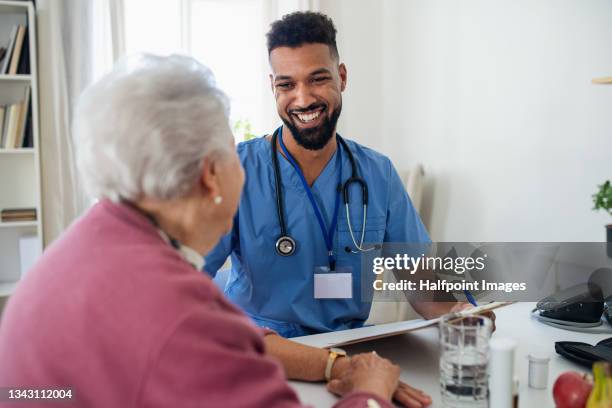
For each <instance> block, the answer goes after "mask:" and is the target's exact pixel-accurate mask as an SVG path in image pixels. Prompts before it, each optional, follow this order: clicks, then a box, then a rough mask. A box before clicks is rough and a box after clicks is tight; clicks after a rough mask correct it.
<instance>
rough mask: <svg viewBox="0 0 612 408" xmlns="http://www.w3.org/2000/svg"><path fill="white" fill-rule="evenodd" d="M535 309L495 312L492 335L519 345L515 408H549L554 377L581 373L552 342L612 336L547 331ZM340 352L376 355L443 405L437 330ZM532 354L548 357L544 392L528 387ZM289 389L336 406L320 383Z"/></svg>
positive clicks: (520, 306) (312, 340)
mask: <svg viewBox="0 0 612 408" xmlns="http://www.w3.org/2000/svg"><path fill="white" fill-rule="evenodd" d="M534 306H535V303H516V304H513V305H510V306H506V307H504V308H501V309H498V310H496V311H495V313H496V315H497V321H496V324H497V331H496V332H495V333H494V334H493V335H494V336H496V337H498V336H499V337H510V338H513V339H515V340H516V341H517V342H518V348H517V350H516V361H515V374H516V375H517V376H518V377H519V380H520V389H519V406H521V407H538V408H545V407H554V402H553V399H552V386H553V384H554V381H555V379H556V378H557V376H558V375H559V374H561V373H562V372H564V371H568V370H575V371H581V372H583V371H586V370H584V369H583V368H581V367H580V366H578V365H576V364H574V363H572V362H570V361H568V360H566V359H564V358H562V357H561V356H559V355H558V354H556V353H555V341H562V340H565V341H582V342H585V343H589V344H595V343H597V342H599V341H600V340H603V339H605V338H608V337H612V334H586V333H578V332H572V331H568V330H561V329H556V328H554V327H550V326H546V325H544V324H542V323H539V322H537V321H536V320H534V319H532V318H531V317H530V312H531V310H532V309H533V307H534ZM608 327H609V326H608ZM322 336H325V337H322ZM329 336H334V333H325V334H317V335H313V336H305V337H300V338H296V339H294V340H296V341H299V342H301V343H304V344H317V342H319V341H320V340H321V339H322V338H327V339H329ZM345 349H346V350H347V351H348V352H349V354H355V353H363V352H370V351H373V350H375V351H376V352H377V353H378V354H380V355H381V356H383V357H386V358H388V359H390V360H392V361H393V362H395V363H397V364H399V365H400V367H401V368H402V372H401V379H402V380H403V381H404V382H406V383H408V384H410V385H412V386H414V387H417V388H420V389H422V390H423V391H425V392H427V393H428V394H429V395H431V397H432V399H433V404H432V407H440V406H442V404H441V402H440V390H439V383H438V381H439V370H438V360H439V350H438V329H437V328H436V327H430V328H426V329H422V330H419V331H416V332H413V333H409V334H404V335H398V336H394V337H388V338H385V339H379V340H373V341H370V342H366V343H361V344H355V345H352V346H346V347H345ZM532 352H538V353H546V354H548V355H549V356H550V365H549V373H548V388H546V389H545V390H536V389H532V388H529V386H528V384H527V367H528V361H527V355H528V354H529V353H532ZM291 385H292V386H293V388H294V389H295V390H296V392H297V393H298V394H299V396H300V400H301V401H302V402H303V403H305V404H309V405H312V406H314V407H330V406H332V405H333V404H334V402H335V401H336V398H335V397H334V396H333V395H331V394H330V393H329V392H327V390H326V389H325V386H324V385H323V384H322V383H305V382H298V381H292V382H291Z"/></svg>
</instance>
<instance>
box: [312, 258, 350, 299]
mask: <svg viewBox="0 0 612 408" xmlns="http://www.w3.org/2000/svg"><path fill="white" fill-rule="evenodd" d="M352 272H353V271H352V268H351V267H347V266H344V267H342V266H339V267H337V268H336V271H335V272H330V270H329V267H327V266H317V267H316V268H315V272H314V297H315V299H351V298H352V297H353V273H352Z"/></svg>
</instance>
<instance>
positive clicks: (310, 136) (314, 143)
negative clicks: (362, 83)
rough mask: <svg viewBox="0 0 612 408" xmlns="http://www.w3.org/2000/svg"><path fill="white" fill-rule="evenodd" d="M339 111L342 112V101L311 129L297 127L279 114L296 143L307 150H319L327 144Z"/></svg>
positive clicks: (332, 133) (334, 128)
mask: <svg viewBox="0 0 612 408" xmlns="http://www.w3.org/2000/svg"><path fill="white" fill-rule="evenodd" d="M340 112H342V103H340V104H339V105H338V107H337V108H336V109H334V110H333V111H332V112H331V115H330V116H327V115H326V116H325V118H323V122H322V123H321V124H320V125H319V126H317V127H315V128H312V129H299V128H298V127H297V126H295V125H294V124H293V122H292V121H291V120H288V119H286V118H284V117H283V116H281V119H282V121H283V123H284V124H285V126H287V127H288V128H289V130H290V131H291V134H292V135H293V138H294V139H295V141H296V142H297V144H298V145H300V146H302V147H303V148H304V149H308V150H321V149H322V148H323V147H325V145H327V142H329V140H330V139H331V138H332V136H333V135H334V131H335V130H336V124H337V123H338V118H339V117H340ZM322 113H327V112H322ZM290 118H291V116H290ZM294 120H299V119H294Z"/></svg>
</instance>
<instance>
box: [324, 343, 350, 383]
mask: <svg viewBox="0 0 612 408" xmlns="http://www.w3.org/2000/svg"><path fill="white" fill-rule="evenodd" d="M345 356H346V351H344V350H342V349H340V348H336V347H332V348H330V349H329V355H328V357H327V366H326V367H325V381H329V380H331V373H332V367H333V366H334V362H335V361H336V359H337V358H338V357H345Z"/></svg>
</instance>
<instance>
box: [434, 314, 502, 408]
mask: <svg viewBox="0 0 612 408" xmlns="http://www.w3.org/2000/svg"><path fill="white" fill-rule="evenodd" d="M492 327H493V324H492V322H491V320H490V319H489V318H487V317H485V316H479V315H468V316H459V315H457V314H448V315H444V316H442V318H441V319H440V392H441V394H442V402H443V405H444V406H445V407H448V408H467V407H470V408H476V407H478V408H486V407H487V406H488V379H489V378H488V374H487V363H488V361H489V338H490V337H491V330H492Z"/></svg>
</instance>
